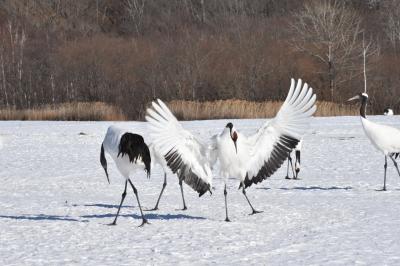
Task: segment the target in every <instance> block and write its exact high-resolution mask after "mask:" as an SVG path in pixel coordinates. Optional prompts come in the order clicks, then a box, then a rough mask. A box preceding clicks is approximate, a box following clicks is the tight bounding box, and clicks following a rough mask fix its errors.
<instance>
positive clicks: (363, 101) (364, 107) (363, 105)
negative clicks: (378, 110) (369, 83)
mask: <svg viewBox="0 0 400 266" xmlns="http://www.w3.org/2000/svg"><path fill="white" fill-rule="evenodd" d="M367 100H368V98H366V97H362V99H361V107H360V115H361V116H362V117H364V118H366V117H365V115H366V113H367Z"/></svg>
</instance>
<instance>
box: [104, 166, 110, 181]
mask: <svg viewBox="0 0 400 266" xmlns="http://www.w3.org/2000/svg"><path fill="white" fill-rule="evenodd" d="M104 171H105V172H106V176H107V181H108V184H110V178H108V172H107V168H104Z"/></svg>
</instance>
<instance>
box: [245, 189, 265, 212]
mask: <svg viewBox="0 0 400 266" xmlns="http://www.w3.org/2000/svg"><path fill="white" fill-rule="evenodd" d="M242 188H243V190H242V192H243V195H244V196H245V197H246V200H247V202H248V203H249V205H250V207H251V210H252V213H250V215H253V214H256V213H260V212H262V211H256V210H255V209H254V208H253V205H251V203H250V201H249V198H247V195H246V189H245V186H244V183H243V182H242Z"/></svg>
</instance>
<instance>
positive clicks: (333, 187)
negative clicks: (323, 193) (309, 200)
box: [280, 186, 353, 190]
mask: <svg viewBox="0 0 400 266" xmlns="http://www.w3.org/2000/svg"><path fill="white" fill-rule="evenodd" d="M280 189H282V190H350V189H353V188H352V187H336V186H332V187H317V186H311V187H292V188H287V187H281V188H280Z"/></svg>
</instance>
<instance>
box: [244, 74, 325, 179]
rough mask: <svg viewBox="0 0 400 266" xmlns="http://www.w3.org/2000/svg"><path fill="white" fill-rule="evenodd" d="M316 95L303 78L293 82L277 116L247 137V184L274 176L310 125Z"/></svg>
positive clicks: (314, 108) (314, 109)
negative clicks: (308, 124)
mask: <svg viewBox="0 0 400 266" xmlns="http://www.w3.org/2000/svg"><path fill="white" fill-rule="evenodd" d="M315 101H316V96H315V94H313V90H312V88H311V87H310V88H309V87H308V85H307V83H304V85H303V87H302V81H301V80H300V79H299V80H298V81H297V84H295V81H294V80H293V79H292V80H291V86H290V90H289V93H288V96H287V97H286V100H285V102H284V103H283V105H282V107H281V109H280V110H279V112H278V114H277V115H276V117H275V118H274V119H273V120H272V121H270V122H268V123H266V124H264V125H263V126H262V127H261V128H260V129H259V130H258V131H257V132H256V133H255V134H254V135H253V136H251V137H249V138H248V139H247V141H246V145H248V150H249V153H250V154H249V158H250V160H249V161H248V164H247V174H246V178H245V180H244V185H245V187H248V186H251V184H253V183H255V184H256V183H259V182H261V181H262V180H264V179H266V178H267V177H269V176H271V175H272V174H273V173H274V172H275V171H276V170H277V169H278V168H279V167H280V166H281V165H282V163H283V162H284V161H285V160H286V158H287V157H288V153H289V152H290V151H291V150H292V149H294V148H295V147H296V145H297V143H298V142H299V140H300V138H301V137H302V135H303V134H304V132H305V131H306V129H307V120H308V118H309V117H310V116H312V115H313V114H314V112H315V111H316V109H317V107H316V106H315Z"/></svg>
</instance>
